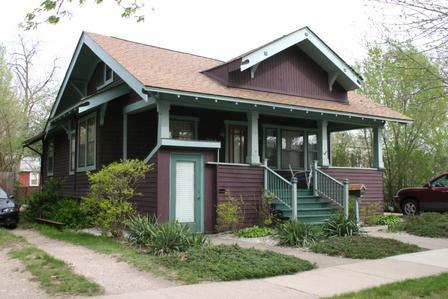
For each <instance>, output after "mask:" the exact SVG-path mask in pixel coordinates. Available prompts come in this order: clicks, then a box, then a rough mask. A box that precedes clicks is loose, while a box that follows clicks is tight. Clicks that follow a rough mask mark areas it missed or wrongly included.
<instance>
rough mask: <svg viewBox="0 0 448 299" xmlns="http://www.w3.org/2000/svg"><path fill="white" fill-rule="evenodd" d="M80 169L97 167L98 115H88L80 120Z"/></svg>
mask: <svg viewBox="0 0 448 299" xmlns="http://www.w3.org/2000/svg"><path fill="white" fill-rule="evenodd" d="M78 132H79V133H78V170H79V171H83V170H92V169H95V155H96V116H95V114H93V115H90V116H87V117H86V118H83V119H81V120H80V121H79V122H78Z"/></svg>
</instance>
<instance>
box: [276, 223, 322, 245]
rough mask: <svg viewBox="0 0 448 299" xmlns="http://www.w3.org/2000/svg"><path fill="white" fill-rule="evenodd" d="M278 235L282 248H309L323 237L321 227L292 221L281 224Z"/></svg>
mask: <svg viewBox="0 0 448 299" xmlns="http://www.w3.org/2000/svg"><path fill="white" fill-rule="evenodd" d="M277 233H278V239H279V244H280V245H282V246H300V247H308V246H310V245H312V244H314V243H316V242H317V241H318V240H319V238H320V237H321V232H320V227H318V226H313V225H310V224H306V223H303V222H301V221H299V220H292V219H290V220H288V221H286V222H285V223H283V224H280V225H279V226H278V228H277Z"/></svg>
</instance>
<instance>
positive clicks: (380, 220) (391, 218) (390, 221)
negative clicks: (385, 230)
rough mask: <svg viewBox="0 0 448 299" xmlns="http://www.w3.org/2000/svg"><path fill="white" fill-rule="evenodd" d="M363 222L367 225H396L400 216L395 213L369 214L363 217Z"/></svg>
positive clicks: (399, 220)
mask: <svg viewBox="0 0 448 299" xmlns="http://www.w3.org/2000/svg"><path fill="white" fill-rule="evenodd" d="M364 222H365V224H368V225H387V226H389V225H397V224H399V223H400V222H401V218H400V217H398V216H397V215H379V214H374V215H370V216H369V217H367V218H366V219H365V221H364Z"/></svg>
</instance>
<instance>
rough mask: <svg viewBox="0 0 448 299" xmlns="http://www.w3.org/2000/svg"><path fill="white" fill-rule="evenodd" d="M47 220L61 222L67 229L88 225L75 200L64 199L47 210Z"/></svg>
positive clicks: (79, 205)
mask: <svg viewBox="0 0 448 299" xmlns="http://www.w3.org/2000/svg"><path fill="white" fill-rule="evenodd" d="M48 218H49V219H51V220H54V221H58V222H62V223H64V224H65V226H66V227H68V228H84V227H86V226H87V225H88V221H87V219H86V215H85V213H84V210H83V209H82V207H81V204H80V203H79V201H78V200H77V199H74V198H69V197H65V198H62V199H60V200H58V201H57V202H56V203H54V205H53V207H52V208H50V209H49V213H48Z"/></svg>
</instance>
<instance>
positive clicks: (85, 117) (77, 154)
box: [76, 112, 98, 172]
mask: <svg viewBox="0 0 448 299" xmlns="http://www.w3.org/2000/svg"><path fill="white" fill-rule="evenodd" d="M91 118H94V119H95V145H94V147H93V151H94V152H93V165H90V166H81V167H79V148H78V147H79V142H78V141H77V142H76V172H84V171H90V170H95V169H96V144H97V143H96V141H97V138H98V136H97V135H98V132H97V127H98V124H97V117H96V112H94V113H92V114H89V115H87V116H84V117H83V118H80V119H78V121H77V134H76V140H79V133H80V130H79V124H80V123H81V122H84V121H88V120H89V119H91ZM87 139H88V137H87ZM86 142H87V140H86ZM85 160H86V164H87V143H86V156H85Z"/></svg>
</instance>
